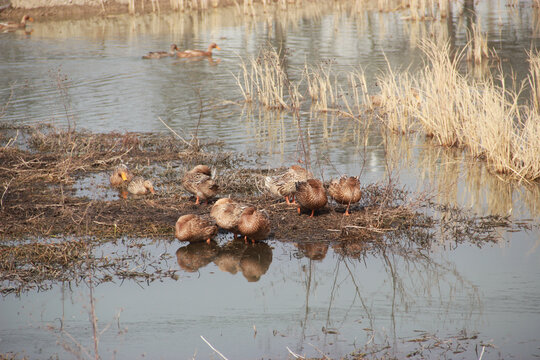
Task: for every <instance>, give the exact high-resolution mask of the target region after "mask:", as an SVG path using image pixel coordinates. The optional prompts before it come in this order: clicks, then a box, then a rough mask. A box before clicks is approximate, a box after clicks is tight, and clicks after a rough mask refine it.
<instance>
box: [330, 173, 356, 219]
mask: <svg viewBox="0 0 540 360" xmlns="http://www.w3.org/2000/svg"><path fill="white" fill-rule="evenodd" d="M328 193H329V194H330V196H331V197H332V198H333V199H334V200H336V202H338V203H340V204H343V205H347V209H345V214H344V215H346V216H348V215H349V207H350V205H351V204H356V203H357V202H359V201H360V198H361V197H362V191H361V190H360V181H358V178H357V177H355V176H342V177H341V178H339V179H334V180H332V181H331V182H330V185H329V186H328Z"/></svg>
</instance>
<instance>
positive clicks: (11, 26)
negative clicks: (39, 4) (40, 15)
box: [0, 15, 34, 31]
mask: <svg viewBox="0 0 540 360" xmlns="http://www.w3.org/2000/svg"><path fill="white" fill-rule="evenodd" d="M27 21H34V19H33V18H31V17H30V15H24V16H23V17H22V19H21V22H18V23H17V22H12V21H8V22H2V23H0V31H13V30H17V29H23V30H24V29H26V22H27Z"/></svg>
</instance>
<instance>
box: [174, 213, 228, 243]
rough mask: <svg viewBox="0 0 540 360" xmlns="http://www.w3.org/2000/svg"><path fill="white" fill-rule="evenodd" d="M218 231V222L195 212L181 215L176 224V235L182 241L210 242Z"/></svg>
mask: <svg viewBox="0 0 540 360" xmlns="http://www.w3.org/2000/svg"><path fill="white" fill-rule="evenodd" d="M217 232H218V227H217V225H216V224H213V223H212V222H210V221H208V220H206V219H204V218H202V217H200V216H199V215H194V214H187V215H182V216H180V217H179V218H178V220H177V221H176V224H175V226H174V235H175V236H176V238H177V239H178V240H180V241H189V242H201V241H206V242H207V243H208V244H210V242H211V241H212V238H213V237H214V236H216V234H217Z"/></svg>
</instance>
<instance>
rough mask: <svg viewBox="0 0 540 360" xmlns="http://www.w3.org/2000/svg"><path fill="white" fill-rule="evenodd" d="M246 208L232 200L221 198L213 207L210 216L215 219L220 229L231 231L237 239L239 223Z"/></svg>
mask: <svg viewBox="0 0 540 360" xmlns="http://www.w3.org/2000/svg"><path fill="white" fill-rule="evenodd" d="M244 208H245V206H242V205H241V204H239V203H237V202H236V201H234V200H232V199H230V198H221V199H219V200H218V201H216V203H215V204H214V205H213V206H212V209H211V210H210V216H211V217H212V218H214V220H215V221H216V224H217V225H218V226H219V227H220V228H222V229H225V230H227V231H231V232H232V233H233V234H234V237H235V238H236V234H238V222H239V221H240V216H241V215H242V212H243V211H244Z"/></svg>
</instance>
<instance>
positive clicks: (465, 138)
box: [379, 42, 540, 180]
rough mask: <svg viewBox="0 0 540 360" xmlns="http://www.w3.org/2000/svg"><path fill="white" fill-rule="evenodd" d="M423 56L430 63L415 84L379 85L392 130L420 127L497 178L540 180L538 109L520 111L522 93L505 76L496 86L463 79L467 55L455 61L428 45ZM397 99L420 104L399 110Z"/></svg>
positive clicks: (395, 79) (404, 79)
mask: <svg viewBox="0 0 540 360" xmlns="http://www.w3.org/2000/svg"><path fill="white" fill-rule="evenodd" d="M422 50H423V51H424V53H425V55H426V57H427V59H428V61H429V63H428V64H427V66H425V67H424V68H423V69H422V70H421V71H420V72H419V73H418V74H417V75H416V76H415V78H414V80H411V77H410V75H409V74H407V73H394V72H392V71H389V72H388V73H387V74H386V75H384V76H382V77H381V78H380V79H379V82H380V83H381V88H383V89H385V90H384V92H383V93H382V94H381V96H382V97H383V100H382V102H381V106H382V111H381V114H383V117H384V119H385V123H386V124H387V126H388V127H389V128H391V129H393V130H400V131H402V132H406V131H407V129H408V128H407V127H406V126H404V125H403V124H404V123H405V124H410V123H412V124H417V125H418V126H419V128H420V130H421V131H423V132H424V133H425V134H426V135H427V136H429V137H433V138H434V139H435V141H436V143H437V144H438V145H442V146H456V147H462V148H465V149H467V150H468V151H470V153H471V154H472V155H473V156H475V157H478V158H483V159H485V160H486V161H487V163H488V165H489V167H490V169H491V170H492V171H494V172H496V173H500V174H508V175H510V176H512V177H516V178H518V179H520V180H523V179H527V180H536V179H539V178H540V136H539V135H540V125H539V124H540V119H539V115H538V112H537V111H535V109H534V108H533V107H531V106H527V105H520V102H519V100H520V94H521V90H520V89H514V88H511V87H509V86H507V84H506V81H505V79H504V76H502V75H501V76H500V78H499V79H498V83H496V81H495V80H493V79H491V80H487V81H476V80H474V79H471V78H469V77H467V76H466V75H462V74H460V73H459V71H458V65H459V63H460V61H461V59H462V57H463V53H458V54H457V55H455V56H451V55H450V49H449V46H448V45H447V44H443V45H440V44H439V45H438V44H435V43H433V42H425V43H424V45H423V46H422ZM531 79H532V78H531ZM531 81H533V80H531ZM407 89H410V90H407ZM413 89H414V90H413ZM393 98H394V99H393ZM395 98H409V99H415V100H414V101H404V102H402V103H400V104H401V105H402V106H396V100H395ZM402 117H406V118H407V119H403V118H402ZM411 127H412V126H411Z"/></svg>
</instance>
